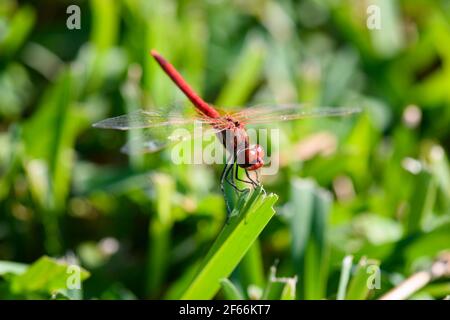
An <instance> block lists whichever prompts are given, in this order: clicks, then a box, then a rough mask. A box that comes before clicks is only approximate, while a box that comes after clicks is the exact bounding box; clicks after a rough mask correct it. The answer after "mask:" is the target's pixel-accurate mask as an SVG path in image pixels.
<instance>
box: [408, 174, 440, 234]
mask: <svg viewBox="0 0 450 320" xmlns="http://www.w3.org/2000/svg"><path fill="white" fill-rule="evenodd" d="M414 182H415V183H414V189H413V192H412V193H411V196H410V210H409V213H408V216H407V217H406V221H405V223H406V233H407V234H413V233H415V232H418V231H421V230H424V227H425V226H426V222H427V220H428V219H429V218H430V216H431V214H432V209H433V205H434V203H435V200H436V194H437V184H436V181H435V179H434V177H433V175H432V174H431V173H430V172H429V171H428V170H422V171H420V172H419V173H418V175H417V176H416V177H415V181H414Z"/></svg>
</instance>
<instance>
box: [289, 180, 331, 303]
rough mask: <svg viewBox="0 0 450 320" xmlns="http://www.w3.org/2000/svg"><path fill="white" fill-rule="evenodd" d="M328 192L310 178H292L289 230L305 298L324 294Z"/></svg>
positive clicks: (321, 296) (329, 202) (318, 296)
mask: <svg viewBox="0 0 450 320" xmlns="http://www.w3.org/2000/svg"><path fill="white" fill-rule="evenodd" d="M330 205H331V195H330V194H329V193H328V192H327V191H325V190H323V189H320V188H318V187H317V186H316V184H315V183H314V182H313V181H312V180H302V179H295V180H293V181H292V184H291V201H290V203H289V204H288V207H287V211H288V212H287V214H288V216H289V221H290V226H291V233H292V257H293V260H294V264H295V269H296V272H297V276H298V277H299V279H300V283H301V284H300V286H299V287H301V288H302V290H303V292H302V294H303V296H304V297H305V298H306V299H323V298H324V297H325V289H326V279H327V275H328V271H327V266H328V263H327V262H326V256H327V246H326V241H325V235H326V224H327V219H328V212H329V208H330Z"/></svg>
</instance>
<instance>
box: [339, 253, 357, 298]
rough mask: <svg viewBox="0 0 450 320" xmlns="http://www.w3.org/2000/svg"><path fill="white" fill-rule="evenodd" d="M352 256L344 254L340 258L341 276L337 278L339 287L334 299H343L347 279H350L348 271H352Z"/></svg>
mask: <svg viewBox="0 0 450 320" xmlns="http://www.w3.org/2000/svg"><path fill="white" fill-rule="evenodd" d="M352 261H353V257H352V256H346V257H345V258H344V259H343V260H342V269H341V277H340V278H339V288H338V293H337V298H336V300H344V299H345V294H346V291H347V284H348V280H349V279H350V272H351V271H352Z"/></svg>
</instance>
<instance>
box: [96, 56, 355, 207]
mask: <svg viewBox="0 0 450 320" xmlns="http://www.w3.org/2000/svg"><path fill="white" fill-rule="evenodd" d="M150 54H151V56H152V57H153V58H154V59H155V60H156V62H157V63H158V64H159V66H160V67H161V68H162V70H163V71H164V72H165V73H166V74H167V75H168V76H169V77H170V79H172V81H173V82H174V84H175V85H176V86H177V87H178V88H179V89H180V90H181V91H182V92H183V93H184V95H185V96H186V97H187V98H188V99H189V100H190V102H191V103H192V104H193V105H194V107H195V110H196V116H193V117H185V116H180V115H178V114H167V112H162V111H158V110H156V111H147V110H138V111H135V112H132V113H129V114H124V115H121V116H118V117H113V118H108V119H105V120H101V121H99V122H97V123H95V124H93V126H94V127H96V128H105V129H116V130H132V129H149V130H150V132H152V131H157V130H162V129H163V128H172V127H183V126H185V127H188V126H190V125H192V124H193V123H194V122H200V123H204V124H207V125H208V126H209V128H211V130H209V131H208V132H210V133H211V132H212V133H214V134H215V135H216V136H217V137H218V139H219V140H220V142H221V144H222V145H223V146H224V148H225V150H226V151H227V153H228V154H229V157H228V159H227V161H226V163H225V166H224V168H223V170H222V174H221V176H220V187H221V191H222V193H223V194H224V197H225V201H226V206H227V211H228V213H230V212H231V209H230V208H231V206H230V204H229V203H228V201H227V197H226V195H225V187H224V184H225V182H226V183H228V184H229V185H231V186H232V187H233V188H234V190H236V192H243V191H245V190H244V189H241V188H239V187H238V186H237V185H236V181H241V182H243V183H245V184H247V185H248V186H249V187H253V188H256V187H258V186H259V185H260V181H259V175H258V169H260V168H261V167H263V166H264V156H265V151H264V148H263V147H262V146H261V145H259V144H257V143H255V144H251V143H250V139H249V135H248V133H247V131H246V125H250V124H256V125H259V124H272V123H274V122H278V121H291V120H298V119H305V118H313V117H330V116H346V115H351V114H354V113H357V112H359V111H360V109H359V108H357V107H347V108H345V107H339V108H337V107H320V108H314V109H311V108H306V107H305V105H301V104H300V105H299V104H286V105H279V106H273V105H259V106H254V107H249V108H245V109H242V110H240V111H235V112H224V111H221V110H220V109H219V108H217V107H215V106H213V105H212V104H209V103H207V102H205V101H204V100H203V99H202V98H201V97H200V96H199V95H198V94H197V93H196V92H195V91H194V90H193V89H192V87H191V86H190V85H189V84H188V83H187V82H186V81H185V80H184V78H183V77H182V76H181V74H180V73H179V72H178V71H177V70H176V69H175V67H174V66H173V65H172V64H170V63H169V62H168V61H167V60H166V59H165V58H163V57H162V56H161V55H160V54H159V53H158V52H157V51H156V50H152V51H151V52H150ZM167 137H169V139H170V137H171V136H170V135H168V136H167ZM145 144H146V145H145V148H146V149H147V151H155V150H158V149H159V148H160V146H161V143H159V142H157V141H152V140H151V139H150V140H149V141H145ZM239 169H241V170H244V172H245V176H246V178H244V179H241V178H240V175H239ZM249 172H255V173H256V174H255V176H256V178H253V177H252V176H251V175H250V173H249Z"/></svg>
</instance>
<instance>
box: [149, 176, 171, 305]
mask: <svg viewBox="0 0 450 320" xmlns="http://www.w3.org/2000/svg"><path fill="white" fill-rule="evenodd" d="M152 179H153V182H154V185H155V189H156V197H155V199H156V215H155V216H154V217H153V219H152V220H151V221H150V225H149V251H148V262H147V294H148V296H150V297H154V296H155V295H156V294H157V293H158V291H159V289H160V287H161V284H162V283H164V280H165V277H166V272H167V264H168V262H169V248H170V230H171V228H172V224H173V219H172V208H171V199H172V197H173V193H174V189H175V184H174V181H173V180H172V178H171V177H170V176H168V175H165V174H161V173H158V174H155V175H154V176H153V178H152Z"/></svg>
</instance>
